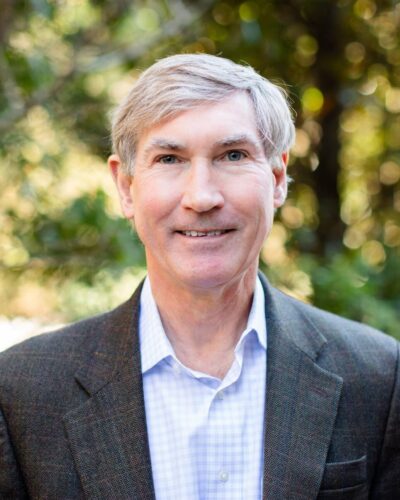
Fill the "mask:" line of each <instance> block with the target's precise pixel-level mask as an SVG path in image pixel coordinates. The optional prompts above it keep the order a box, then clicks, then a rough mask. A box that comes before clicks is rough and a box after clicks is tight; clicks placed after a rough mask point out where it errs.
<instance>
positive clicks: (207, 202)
mask: <svg viewBox="0 0 400 500" xmlns="http://www.w3.org/2000/svg"><path fill="white" fill-rule="evenodd" d="M217 176H218V173H217V172H215V171H213V167H212V165H208V164H207V162H203V161H199V162H192V164H191V165H190V168H189V169H188V171H187V179H186V181H185V188H184V193H183V196H182V202H181V203H182V206H183V207H184V208H188V209H191V210H194V211H195V212H208V211H210V210H212V209H214V208H221V207H222V206H223V205H224V197H223V195H222V192H221V186H220V184H219V183H218V178H217Z"/></svg>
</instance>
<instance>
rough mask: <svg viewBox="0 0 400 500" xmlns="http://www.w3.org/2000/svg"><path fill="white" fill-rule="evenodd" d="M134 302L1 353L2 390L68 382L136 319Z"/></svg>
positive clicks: (0, 375)
mask: <svg viewBox="0 0 400 500" xmlns="http://www.w3.org/2000/svg"><path fill="white" fill-rule="evenodd" d="M133 306H134V304H133V301H132V299H130V300H129V301H127V302H125V303H124V304H122V305H120V306H119V307H117V308H116V309H113V310H112V311H109V312H107V313H104V314H101V315H98V316H94V317H91V318H88V319H84V320H81V321H78V322H76V323H73V324H70V325H67V326H65V327H63V328H60V329H58V330H56V331H52V332H48V333H43V334H40V335H37V336H35V337H32V338H30V339H28V340H26V341H24V342H21V343H20V344H17V345H15V346H13V347H11V348H9V349H7V350H6V351H4V352H1V353H0V388H1V389H4V388H5V387H15V386H16V385H18V386H21V385H23V383H24V381H26V383H30V382H29V381H33V380H37V381H41V380H43V381H45V380H53V381H55V380H57V379H59V380H60V381H61V380H65V379H67V378H68V377H69V376H73V375H74V373H75V372H76V371H77V369H78V368H79V367H80V366H82V365H83V364H85V363H87V362H88V360H89V359H90V356H91V354H92V353H93V352H95V351H96V350H97V349H98V346H99V345H104V342H105V340H104V339H107V338H108V337H109V336H111V335H110V332H112V333H114V332H117V333H116V335H114V336H113V337H114V338H115V342H116V343H118V332H119V331H122V330H123V325H125V324H126V323H127V322H129V321H130V320H131V318H132V307H133Z"/></svg>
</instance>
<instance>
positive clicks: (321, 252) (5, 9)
mask: <svg viewBox="0 0 400 500" xmlns="http://www.w3.org/2000/svg"><path fill="white" fill-rule="evenodd" d="M0 39H1V48H0V75H1V83H0V193H1V196H0V349H1V348H2V346H3V348H4V347H5V346H6V345H9V344H10V343H12V342H16V341H19V340H21V338H23V337H24V336H26V335H27V334H32V333H35V332H37V331H39V330H40V329H43V327H44V325H45V326H48V325H54V324H61V323H66V322H70V321H73V320H76V319H78V318H82V317H85V316H88V315H92V314H95V313H98V312H101V311H104V310H106V309H108V308H111V307H112V306H114V305H116V304H118V303H119V302H121V301H122V300H124V299H126V298H128V297H129V295H130V294H131V293H132V291H133V289H134V287H135V286H136V284H137V283H138V282H139V281H140V279H141V278H142V277H143V276H144V274H145V262H144V253H143V249H142V247H141V244H140V242H139V241H138V239H137V237H136V236H135V235H134V234H133V233H132V231H131V229H130V227H129V224H128V223H127V222H126V221H125V220H123V219H122V218H121V217H120V210H119V205H118V202H117V198H116V193H115V191H114V186H113V183H112V181H111V178H110V177H109V174H108V171H107V168H106V163H105V161H106V158H107V155H108V154H109V152H110V141H109V117H110V111H111V109H112V108H113V107H114V106H115V104H116V103H118V102H119V101H120V100H121V98H122V97H123V96H124V95H125V94H126V93H127V92H128V90H129V88H130V86H131V85H132V83H133V82H134V81H135V79H136V78H137V76H138V75H139V74H140V72H141V71H142V70H143V69H145V68H146V67H147V66H148V65H150V64H152V63H153V62H154V61H155V60H156V59H157V58H160V57H163V56H165V55H170V54H173V53H179V52H207V53H210V54H220V55H223V56H226V57H228V58H231V59H233V60H234V61H236V62H246V63H249V64H251V65H252V66H254V67H255V68H256V69H257V71H259V72H260V73H261V74H262V75H264V76H266V77H267V78H269V79H272V80H273V81H275V82H277V83H283V82H284V85H285V87H286V89H287V90H288V92H289V93H290V96H291V100H292V106H293V108H294V110H295V111H296V128H297V141H296V144H295V146H294V148H293V150H292V152H291V158H290V166H289V173H290V175H291V176H292V178H293V179H294V182H293V184H292V185H291V189H290V193H289V197H288V201H287V203H286V205H285V207H284V208H283V209H281V211H280V212H279V213H278V215H277V218H276V223H275V225H274V228H273V231H272V234H271V236H270V238H269V240H268V241H267V243H266V244H265V247H264V249H263V252H262V262H261V265H262V267H263V269H264V270H266V272H267V274H268V276H269V277H270V279H271V281H272V282H273V283H274V284H276V285H277V286H278V287H280V288H281V289H283V290H285V291H287V292H288V293H290V294H292V295H294V296H296V297H299V298H301V299H302V300H305V301H308V302H310V303H314V304H315V305H317V306H319V307H322V308H324V309H328V310H330V311H333V312H335V313H339V314H341V315H344V316H346V317H349V318H352V319H355V320H359V321H363V322H366V323H369V324H371V325H373V326H375V327H377V328H380V329H382V330H384V331H386V332H387V333H389V334H391V335H393V336H397V337H398V338H400V328H399V322H400V258H399V257H400V4H399V3H398V1H397V0H379V1H377V0H376V1H374V0H337V1H333V0H309V1H307V0H285V1H284V2H282V1H281V0H275V1H265V0H250V1H244V2H240V1H230V0H224V1H218V0H212V1H210V0H200V1H196V2H194V1H189V0H185V1H183V0H182V1H181V0H148V1H140V0H137V1H128V0H113V1H112V2H110V1H105V0H103V1H102V0H97V1H94V0H92V1H90V0H47V1H46V0H1V16H0Z"/></svg>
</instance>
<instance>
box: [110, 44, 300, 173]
mask: <svg viewBox="0 0 400 500" xmlns="http://www.w3.org/2000/svg"><path fill="white" fill-rule="evenodd" d="M238 91H242V92H247V94H248V95H249V97H250V99H251V101H252V103H253V106H254V111H255V115H256V121H257V127H258V131H259V134H260V138H261V140H262V142H263V145H264V149H265V154H266V156H267V158H268V159H269V161H270V162H271V163H272V165H273V166H274V167H275V168H280V167H281V166H282V159H281V155H282V153H284V152H285V151H287V150H288V149H289V148H290V147H291V146H292V144H293V142H294V136H295V129H294V124H293V116H292V112H291V108H290V106H289V104H288V97H287V93H286V92H285V90H283V89H282V88H281V87H279V86H277V85H275V84H273V83H271V82H270V81H269V80H267V79H266V78H264V77H262V76H261V75H259V74H258V73H257V72H256V71H255V70H254V69H253V68H252V67H250V66H244V65H241V64H236V63H234V62H232V61H230V60H229V59H225V58H223V57H218V56H212V55H208V54H178V55H174V56H170V57H166V58H164V59H160V60H159V61H157V62H156V63H155V64H153V65H152V66H150V67H149V68H148V69H147V70H146V71H144V72H143V73H142V74H141V76H140V77H139V78H138V80H137V81H136V82H135V84H134V86H133V87H132V89H131V91H130V92H129V94H128V95H127V96H126V97H125V99H124V100H123V101H122V102H121V104H120V105H119V106H118V107H117V108H116V110H115V112H114V115H113V120H112V146H113V151H114V152H115V153H117V154H118V155H119V157H120V159H121V162H122V165H123V168H124V169H125V171H126V173H128V174H131V175H132V174H133V168H134V162H135V155H136V148H137V143H138V140H139V138H140V136H141V134H142V133H143V132H144V131H145V130H147V129H149V128H151V127H152V126H154V125H155V124H156V123H158V122H160V121H161V120H165V119H171V118H173V117H174V116H176V115H177V114H179V113H180V112H183V111H186V110H188V109H190V108H193V107H195V106H199V105H201V104H205V103H210V102H219V101H221V99H225V98H227V97H230V96H231V95H232V94H233V93H235V92H238Z"/></svg>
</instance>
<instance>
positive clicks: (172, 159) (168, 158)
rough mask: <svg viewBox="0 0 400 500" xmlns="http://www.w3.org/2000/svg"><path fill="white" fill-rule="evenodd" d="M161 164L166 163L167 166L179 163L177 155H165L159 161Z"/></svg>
mask: <svg viewBox="0 0 400 500" xmlns="http://www.w3.org/2000/svg"><path fill="white" fill-rule="evenodd" d="M157 161H158V162H159V163H164V164H165V165H172V164H174V163H177V161H178V158H177V157H176V156H175V155H164V156H160V158H158V160H157Z"/></svg>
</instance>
